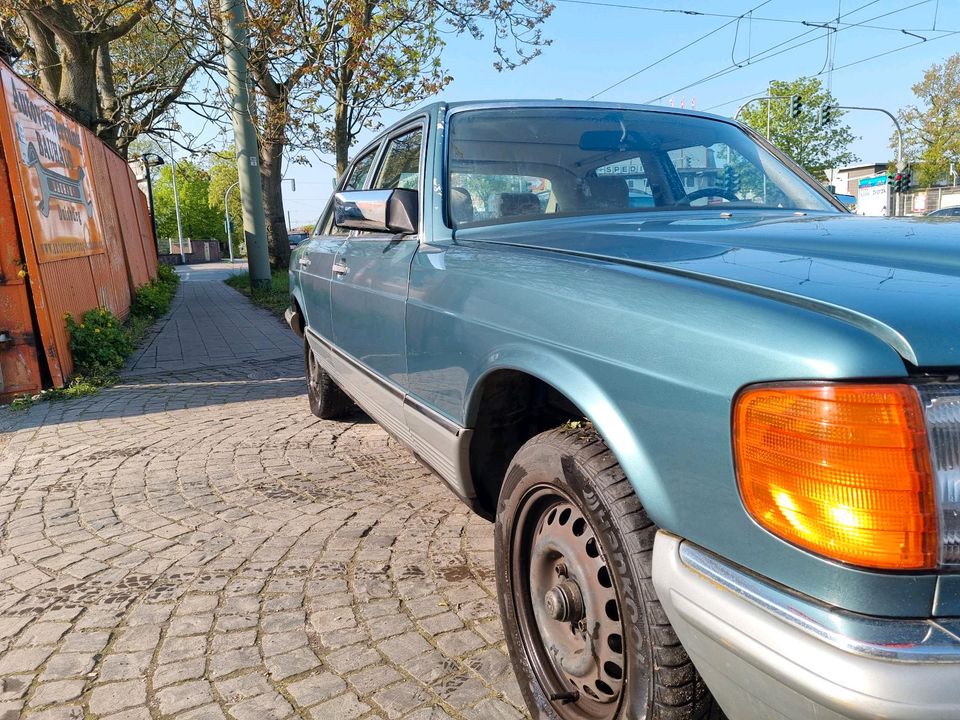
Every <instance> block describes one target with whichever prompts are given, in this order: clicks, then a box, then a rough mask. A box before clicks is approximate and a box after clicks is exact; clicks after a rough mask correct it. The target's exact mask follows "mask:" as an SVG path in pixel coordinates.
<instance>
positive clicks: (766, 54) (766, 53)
mask: <svg viewBox="0 0 960 720" xmlns="http://www.w3.org/2000/svg"><path fill="white" fill-rule="evenodd" d="M877 1H878V0H872V1H871V2H868V3H866V4H865V5H862V6H860V7H858V8H855V9H853V10H851V11H850V12H848V13H845V15H852V14H853V13H856V12H859V11H860V10H863V9H865V8H866V7H868V6H870V5H873V4H875V3H876V2H877ZM930 2H933V0H918V2H915V3H913V4H912V5H907V6H905V7H901V8H897V9H896V10H891V11H889V12H886V13H882V14H881V15H876V16H874V17H872V18H869V19H868V20H864V21H863V22H864V23H868V22H871V21H873V20H876V19H878V18H881V17H887V16H888V15H894V14H896V13H900V12H904V11H906V10H910V9H912V8H915V7H917V6H919V5H926V4H927V3H930ZM859 26H860V23H851V24H849V25H845V26H844V27H842V28H840V29H838V30H836V31H835V32H836V33H840V32H844V31H846V30H850V29H852V28H855V27H859ZM819 29H821V28H819V27H816V28H812V29H811V30H809V31H807V32H804V33H800V34H799V35H795V36H794V37H792V38H787V39H786V40H784V41H782V42H780V43H777V44H776V45H772V46H770V47H768V48H766V49H765V50H761V51H760V52H758V53H756V54H755V55H751V56H750V57H749V58H748V59H747V62H746V63H740V64H739V65H729V66H727V67H726V68H723V69H722V70H718V71H716V72H714V73H711V74H709V75H706V76H704V77H702V78H700V79H699V80H695V81H694V82H692V83H688V84H686V85H684V86H683V87H680V88H677V89H675V90H671V91H670V92H667V93H664V94H663V95H659V96H657V97H655V98H653V99H652V100H648V101H647V104H652V103H655V102H658V101H660V100H663V99H664V98H666V97H669V96H670V95H674V94H676V93H678V92H682V91H684V90H688V89H690V88H692V87H696V86H697V85H702V84H703V83H705V82H709V81H710V80H715V79H717V78H719V77H723V76H724V75H729V74H730V73H732V72H735V71H737V70H739V69H741V68H742V67H744V66H745V65H748V64H751V65H752V64H755V63H758V62H763V61H765V60H769V59H771V58H774V57H776V56H778V55H782V54H784V53H786V52H790V51H791V50H796V49H797V48H800V47H803V46H804V45H809V44H810V43H812V42H817V41H818V40H820V39H821V38H820V37H819V36H818V37H815V38H812V39H810V40H805V41H803V42H799V43H796V44H794V45H790V46H789V47H787V48H784V49H783V50H777V52H772V51H773V50H776V49H777V48H780V47H782V46H784V45H786V44H788V43H790V42H793V41H794V40H799V39H800V38H802V37H805V36H806V35H809V34H810V33H811V32H816V31H817V30H819ZM928 42H929V41H928ZM818 74H819V73H818Z"/></svg>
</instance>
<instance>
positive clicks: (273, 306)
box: [224, 270, 290, 319]
mask: <svg viewBox="0 0 960 720" xmlns="http://www.w3.org/2000/svg"><path fill="white" fill-rule="evenodd" d="M224 282H225V283H226V284H227V285H229V286H230V287H232V288H233V289H234V290H239V291H240V292H242V293H243V294H244V295H246V296H247V297H248V298H250V300H251V301H252V302H253V304H254V305H259V306H260V307H262V308H265V309H267V310H269V311H270V312H272V313H273V314H274V315H276V316H277V317H279V318H281V319H282V318H283V313H284V311H285V310H286V309H287V307H288V306H289V305H290V276H289V275H288V274H287V271H286V270H274V271H273V281H272V282H271V284H270V287H269V288H267V289H265V290H261V289H259V288H258V289H256V290H251V289H250V273H246V272H242V273H237V274H236V275H231V276H230V277H228V278H227V279H226V280H224Z"/></svg>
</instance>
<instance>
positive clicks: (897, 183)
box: [893, 172, 903, 193]
mask: <svg viewBox="0 0 960 720" xmlns="http://www.w3.org/2000/svg"><path fill="white" fill-rule="evenodd" d="M893 191H894V192H895V193H899V192H903V173H901V172H898V173H897V174H896V175H894V177H893Z"/></svg>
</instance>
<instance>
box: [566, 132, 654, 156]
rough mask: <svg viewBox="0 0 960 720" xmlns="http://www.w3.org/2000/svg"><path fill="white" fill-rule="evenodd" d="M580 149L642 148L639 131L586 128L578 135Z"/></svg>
mask: <svg viewBox="0 0 960 720" xmlns="http://www.w3.org/2000/svg"><path fill="white" fill-rule="evenodd" d="M580 149H581V150H588V151H591V152H621V151H624V150H644V149H645V148H644V147H643V138H642V137H641V135H640V133H638V132H634V131H632V130H631V131H629V132H626V131H624V130H588V131H587V132H585V133H583V135H581V136H580Z"/></svg>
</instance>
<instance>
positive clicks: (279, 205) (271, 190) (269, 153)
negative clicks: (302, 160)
mask: <svg viewBox="0 0 960 720" xmlns="http://www.w3.org/2000/svg"><path fill="white" fill-rule="evenodd" d="M265 105H266V107H265V109H264V125H265V128H266V131H265V132H264V133H263V134H262V136H261V138H260V183H261V185H262V186H263V212H264V215H266V219H267V248H268V252H269V254H270V267H272V268H273V269H274V270H279V269H284V268H286V267H287V266H288V265H289V264H290V240H289V239H288V238H287V221H286V218H285V217H284V213H283V187H282V185H283V183H282V181H283V150H284V147H285V145H286V141H287V137H286V111H287V108H286V99H285V98H284V97H283V96H281V98H280V99H276V100H275V99H271V98H267V99H266V103H265Z"/></svg>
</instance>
